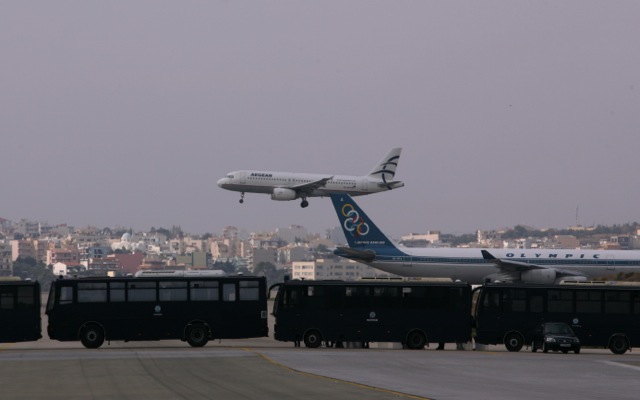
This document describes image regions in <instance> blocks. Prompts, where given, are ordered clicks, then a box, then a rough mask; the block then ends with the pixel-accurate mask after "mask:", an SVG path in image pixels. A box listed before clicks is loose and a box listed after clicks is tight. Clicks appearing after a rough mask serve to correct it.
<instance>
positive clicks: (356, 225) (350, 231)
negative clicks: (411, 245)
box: [331, 194, 395, 248]
mask: <svg viewBox="0 0 640 400" xmlns="http://www.w3.org/2000/svg"><path fill="white" fill-rule="evenodd" d="M331 201H332V202H333V207H334V208H335V210H336V214H338V219H339V220H340V225H341V226H342V231H343V232H344V236H345V237H346V238H347V242H348V243H349V247H359V248H362V247H365V248H368V247H376V248H379V247H381V246H384V247H393V248H395V246H394V245H393V243H392V242H391V241H390V240H389V239H387V237H386V236H385V235H384V233H382V232H381V231H380V229H378V227H377V226H376V225H375V224H374V223H373V221H372V220H371V219H370V218H369V217H367V214H365V213H364V211H362V209H361V208H360V207H359V206H358V205H357V204H356V202H355V201H353V199H352V198H351V196H349V195H347V194H332V195H331Z"/></svg>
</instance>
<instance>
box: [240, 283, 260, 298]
mask: <svg viewBox="0 0 640 400" xmlns="http://www.w3.org/2000/svg"><path fill="white" fill-rule="evenodd" d="M239 284H240V301H256V300H258V298H260V293H259V287H258V281H240V283H239Z"/></svg>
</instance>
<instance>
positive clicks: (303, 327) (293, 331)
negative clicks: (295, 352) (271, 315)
mask: <svg viewBox="0 0 640 400" xmlns="http://www.w3.org/2000/svg"><path fill="white" fill-rule="evenodd" d="M327 289H328V288H327V287H326V286H321V285H317V286H316V285H311V286H308V285H285V286H283V287H282V288H281V290H280V292H279V293H278V297H277V300H276V301H277V305H276V309H275V317H276V326H275V336H276V339H277V340H291V341H293V340H302V339H303V336H304V333H305V332H306V331H307V330H309V329H318V330H319V331H320V332H321V334H322V335H323V337H326V335H327V311H326V305H325V301H326V300H328V298H327V297H325V295H324V294H325V292H326V290H327Z"/></svg>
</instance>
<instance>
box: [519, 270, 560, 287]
mask: <svg viewBox="0 0 640 400" xmlns="http://www.w3.org/2000/svg"><path fill="white" fill-rule="evenodd" d="M556 275H557V273H556V271H555V270H554V269H532V270H529V271H524V272H523V273H522V274H521V275H520V277H521V279H522V282H524V283H541V284H552V283H554V282H555V281H556Z"/></svg>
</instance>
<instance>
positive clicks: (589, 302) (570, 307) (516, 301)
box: [474, 283, 640, 354]
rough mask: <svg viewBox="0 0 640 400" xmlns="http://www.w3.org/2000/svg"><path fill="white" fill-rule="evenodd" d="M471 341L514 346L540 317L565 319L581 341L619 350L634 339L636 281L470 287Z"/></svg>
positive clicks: (637, 337) (639, 303)
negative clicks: (632, 283)
mask: <svg viewBox="0 0 640 400" xmlns="http://www.w3.org/2000/svg"><path fill="white" fill-rule="evenodd" d="M474 299H475V301H476V306H475V312H474V317H475V321H476V332H477V337H476V342H477V343H480V344H499V343H504V345H505V347H506V348H507V350H509V351H519V350H520V349H521V348H522V347H523V345H524V344H525V343H531V342H532V339H533V336H532V335H533V331H534V329H535V328H536V327H537V326H538V325H539V324H540V323H542V322H547V321H555V322H565V323H567V324H569V326H570V327H571V329H572V330H573V331H574V332H575V334H576V336H578V338H579V339H580V343H581V346H582V347H604V348H609V349H610V350H611V351H612V352H613V353H615V354H623V353H625V352H626V351H627V350H628V349H629V348H631V347H632V346H637V345H640V319H638V316H639V315H640V287H639V286H622V285H612V284H608V285H605V284H590V283H576V284H562V285H520V284H504V283H502V284H498V283H490V284H486V285H484V286H482V287H480V288H477V289H475V290H474Z"/></svg>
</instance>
